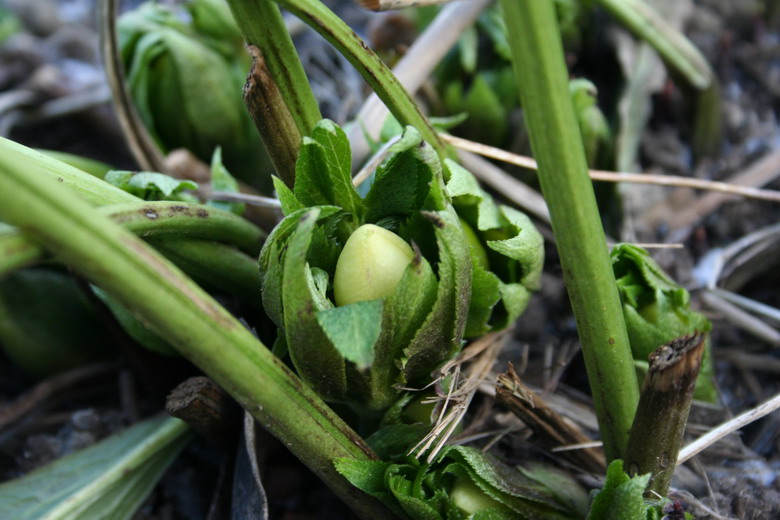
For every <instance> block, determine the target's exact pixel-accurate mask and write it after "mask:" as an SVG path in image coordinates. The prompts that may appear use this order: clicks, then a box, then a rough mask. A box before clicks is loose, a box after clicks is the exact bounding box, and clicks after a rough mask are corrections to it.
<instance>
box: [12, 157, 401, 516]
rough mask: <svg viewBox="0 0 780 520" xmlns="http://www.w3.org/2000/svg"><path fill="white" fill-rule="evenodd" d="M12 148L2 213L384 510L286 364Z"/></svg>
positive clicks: (346, 438)
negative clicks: (345, 469) (341, 465)
mask: <svg viewBox="0 0 780 520" xmlns="http://www.w3.org/2000/svg"><path fill="white" fill-rule="evenodd" d="M18 159H19V158H18V157H13V156H8V155H0V219H3V220H5V221H7V222H9V223H11V224H13V225H16V226H17V227H19V229H21V230H23V231H24V232H25V233H28V234H29V235H30V237H31V238H33V239H35V240H36V241H38V242H40V243H41V244H42V245H44V247H46V248H47V249H48V250H50V251H51V252H52V253H54V254H55V255H56V256H57V257H58V258H59V259H60V260H62V261H63V262H64V263H66V264H68V265H70V266H71V267H72V268H73V269H74V270H75V271H77V272H79V273H80V274H81V275H82V276H84V277H85V278H86V279H87V280H89V281H90V282H92V283H94V284H96V285H97V286H99V287H100V288H102V289H103V290H105V291H106V292H107V293H108V294H110V295H111V296H113V297H114V298H115V299H116V300H117V301H118V302H119V303H120V304H122V305H123V306H124V307H125V308H127V309H128V310H129V311H131V312H132V313H134V315H136V316H138V317H139V318H141V319H143V320H144V322H145V323H147V324H148V325H149V326H150V327H151V328H152V330H154V331H155V332H156V333H157V334H159V335H160V336H161V337H163V338H164V339H166V340H167V341H169V342H170V343H171V344H172V345H174V346H175V347H176V348H177V349H178V350H179V351H180V352H181V353H182V354H183V355H184V356H185V357H187V358H188V359H189V360H190V361H192V362H193V363H194V364H195V365H197V366H198V367H200V368H201V369H202V370H203V371H204V372H205V373H206V374H208V375H209V377H211V378H212V379H213V380H214V381H215V382H217V383H218V384H219V385H220V386H222V388H224V389H225V390H226V391H227V392H228V393H229V394H230V395H231V396H233V398H235V399H236V400H237V401H238V402H239V403H240V404H241V405H242V406H243V407H244V408H245V409H246V410H248V411H249V412H250V413H251V414H252V415H253V416H254V417H255V418H256V419H257V420H258V421H259V422H260V424H262V425H263V426H264V427H265V428H266V429H267V430H268V431H269V432H271V433H272V434H273V435H274V436H276V437H277V438H278V439H280V440H281V441H282V442H283V443H284V444H285V446H287V447H288V448H289V449H290V450H291V451H292V452H293V453H294V454H295V455H296V456H298V457H299V458H300V459H301V460H302V461H303V462H304V463H305V464H307V465H308V466H309V468H311V469H312V471H313V472H314V473H315V474H317V475H318V476H319V477H320V478H322V479H323V481H324V482H325V483H326V484H328V485H329V486H330V487H331V489H332V490H333V491H334V492H335V493H336V494H337V495H339V496H340V497H341V498H342V499H343V500H344V501H345V502H346V503H347V504H348V505H350V506H351V507H352V508H353V509H354V510H355V511H357V512H358V514H360V515H361V516H363V517H364V518H390V516H389V513H388V512H387V511H386V510H385V509H384V507H383V506H382V505H381V504H380V503H379V502H378V501H377V500H375V499H373V498H371V497H368V496H367V495H364V494H362V493H361V492H359V491H357V490H356V488H354V487H353V486H352V485H351V484H349V482H348V481H347V480H346V479H344V478H343V477H342V476H341V475H340V474H339V473H338V472H337V471H336V470H335V467H334V461H335V460H336V459H337V458H340V457H347V458H352V459H359V460H369V459H373V458H375V455H374V453H373V452H372V451H371V449H370V448H369V447H368V446H367V445H366V443H365V442H364V441H363V440H362V439H361V438H360V437H359V436H358V435H357V434H356V433H355V432H353V431H352V430H351V429H350V428H349V427H348V426H347V425H346V424H345V423H344V422H343V421H342V420H341V419H340V418H339V417H338V416H337V415H336V414H335V413H334V412H333V411H332V410H331V409H330V408H328V407H327V406H326V405H325V403H323V402H322V401H321V400H320V399H319V397H317V395H316V394H314V392H313V391H312V390H311V389H310V388H309V387H308V386H306V385H305V384H304V383H302V382H301V381H300V380H299V379H298V378H297V377H296V376H295V375H294V374H293V373H292V372H290V370H289V369H288V368H287V367H286V366H285V365H284V363H283V362H282V361H281V360H279V359H277V358H276V357H274V356H273V354H272V353H271V352H270V351H269V350H268V349H267V348H265V346H264V345H263V344H262V343H260V342H259V341H258V340H257V339H256V338H255V337H254V336H253V335H252V333H251V332H250V331H249V330H247V329H246V328H245V327H244V326H243V325H242V324H241V323H239V322H238V321H237V320H236V319H235V318H234V317H233V316H232V315H231V314H230V313H228V312H227V311H226V310H225V309H224V308H223V307H221V306H220V305H219V304H218V303H217V302H216V301H214V299H213V298H211V297H210V296H209V295H208V294H207V293H206V292H205V291H203V290H202V289H201V288H200V287H198V286H197V285H196V284H195V283H194V282H193V281H192V280H190V279H188V278H187V277H186V276H184V275H183V274H182V273H181V271H179V270H178V269H177V268H176V267H175V266H173V265H172V264H171V263H170V262H168V261H167V260H166V259H165V258H163V257H162V256H161V255H160V254H159V253H157V252H156V251H154V250H153V249H151V248H150V247H148V246H147V245H145V244H144V243H143V242H142V241H141V240H140V239H138V238H137V237H135V236H133V235H132V234H131V233H130V232H129V231H127V230H126V229H123V228H122V227H121V226H119V225H117V224H115V223H114V222H111V220H110V219H108V218H106V217H105V216H103V215H100V213H98V212H97V211H95V210H94V209H93V208H91V207H90V206H89V205H88V204H87V203H86V202H84V201H83V200H80V199H79V198H78V197H77V196H76V195H74V194H72V193H70V192H68V190H65V189H62V188H61V187H60V186H58V185H57V183H56V182H53V181H52V180H50V179H47V178H46V175H45V172H42V171H41V169H39V168H36V167H35V166H34V165H32V164H30V163H29V162H27V161H24V160H21V161H20V160H18Z"/></svg>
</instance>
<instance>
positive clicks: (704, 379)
mask: <svg viewBox="0 0 780 520" xmlns="http://www.w3.org/2000/svg"><path fill="white" fill-rule="evenodd" d="M611 259H612V268H613V270H614V272H615V279H616V281H617V286H618V292H619V293H620V300H621V303H622V305H623V315H624V317H625V320H626V327H627V329H628V337H629V341H630V343H631V350H632V352H633V355H634V360H635V361H636V362H637V364H638V365H637V366H638V367H639V374H640V377H643V376H644V372H645V371H646V369H647V359H648V356H649V355H650V354H651V353H652V352H653V351H654V350H656V349H657V348H658V347H660V346H661V345H665V344H666V343H669V342H670V341H672V340H673V339H675V338H679V337H681V336H685V335H687V334H692V333H694V332H696V331H699V332H709V331H710V330H712V323H710V321H709V320H708V319H707V317H706V316H704V315H703V314H701V313H700V312H696V311H695V310H693V309H691V304H690V301H691V296H690V294H689V293H688V291H687V290H685V288H684V287H682V286H680V285H679V284H677V282H675V281H674V280H672V279H671V278H670V277H669V275H667V274H666V273H665V272H664V271H663V269H661V266H659V265H658V263H657V262H656V261H655V260H653V259H652V258H651V257H650V255H649V254H648V253H647V251H645V250H644V249H642V248H641V247H638V246H634V245H631V244H618V245H617V246H615V248H614V249H613V250H612V253H611ZM713 370H714V369H713V366H712V353H711V348H710V343H709V339H707V344H706V347H705V350H704V356H703V358H702V366H701V371H700V372H699V377H698V379H697V380H696V390H695V391H694V398H695V399H700V400H703V401H709V402H714V401H715V399H716V398H717V392H716V389H715V384H714V382H713Z"/></svg>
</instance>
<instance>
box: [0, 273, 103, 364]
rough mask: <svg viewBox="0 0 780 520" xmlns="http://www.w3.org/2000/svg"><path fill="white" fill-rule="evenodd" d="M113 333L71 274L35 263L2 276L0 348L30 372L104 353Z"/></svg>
mask: <svg viewBox="0 0 780 520" xmlns="http://www.w3.org/2000/svg"><path fill="white" fill-rule="evenodd" d="M112 336H113V335H112V333H111V330H110V329H109V328H107V327H106V326H105V323H104V320H102V319H101V316H100V315H99V313H97V312H96V310H95V308H94V305H93V304H92V302H90V301H89V299H88V298H87V295H86V294H85V293H84V291H83V290H82V289H81V288H80V287H79V286H78V284H77V283H76V281H75V280H74V278H73V277H72V276H69V275H68V274H66V273H63V272H61V271H56V270H53V269H48V268H40V267H36V268H33V269H23V270H21V271H17V272H14V273H10V274H8V275H7V276H4V277H2V278H0V347H2V348H3V350H4V351H5V353H6V354H7V356H8V357H9V358H10V359H11V361H13V363H14V364H15V365H16V366H18V367H19V368H21V369H22V370H23V371H24V372H25V373H27V374H28V375H30V376H32V377H35V378H43V377H46V376H50V375H53V374H56V373H58V372H61V371H63V370H69V369H72V368H75V367H78V366H80V365H84V364H88V363H93V362H95V361H98V360H100V359H102V358H105V357H106V356H108V355H109V354H110V353H111V349H110V348H108V347H110V346H112V345H113V341H112Z"/></svg>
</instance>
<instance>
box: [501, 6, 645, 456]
mask: <svg viewBox="0 0 780 520" xmlns="http://www.w3.org/2000/svg"><path fill="white" fill-rule="evenodd" d="M501 5H502V7H503V10H504V16H505V20H506V25H507V36H508V38H509V43H510V49H511V51H512V59H513V66H514V71H515V79H516V81H517V85H518V87H519V90H520V100H521V103H522V106H523V109H524V113H525V119H526V123H527V126H528V131H529V134H530V137H531V148H532V149H533V152H534V155H535V157H536V160H537V162H538V164H539V180H540V183H541V186H542V193H543V194H544V198H545V200H546V201H547V205H548V206H549V209H550V218H551V222H552V226H553V231H554V232H555V239H556V243H557V247H558V252H559V254H560V258H561V266H562V268H563V274H564V278H565V281H566V286H567V288H568V291H569V298H570V300H571V304H572V310H573V311H574V316H575V318H576V320H577V328H578V331H579V335H580V340H581V341H582V351H583V355H584V358H585V365H586V368H587V371H588V379H589V381H590V385H591V391H592V393H593V403H594V407H595V408H596V415H597V417H598V419H599V428H600V430H601V435H602V439H603V441H604V451H605V454H606V456H607V460H613V459H616V458H620V457H621V456H622V454H623V453H625V448H626V443H627V440H628V431H629V429H630V428H631V422H632V420H633V418H634V412H635V411H636V405H637V401H638V398H639V390H638V387H637V383H636V376H635V374H634V367H633V359H632V356H631V348H630V346H629V343H628V335H627V333H626V326H625V322H624V320H623V311H622V309H621V306H620V298H619V296H618V292H617V287H616V284H615V277H614V275H613V273H612V267H611V265H610V262H609V255H608V251H607V244H606V240H605V237H604V230H603V228H602V226H601V219H600V217H599V212H598V207H597V206H596V198H595V195H594V193H593V185H592V184H591V181H590V178H589V177H588V167H587V164H586V161H585V153H584V150H583V147H582V139H581V137H580V134H579V128H578V126H577V120H576V119H575V115H574V108H573V106H572V103H571V99H570V97H569V91H568V75H567V71H566V66H565V61H564V56H563V48H562V44H561V40H560V31H559V29H558V23H557V20H556V17H555V11H554V6H553V3H552V2H549V1H539V0H502V3H501Z"/></svg>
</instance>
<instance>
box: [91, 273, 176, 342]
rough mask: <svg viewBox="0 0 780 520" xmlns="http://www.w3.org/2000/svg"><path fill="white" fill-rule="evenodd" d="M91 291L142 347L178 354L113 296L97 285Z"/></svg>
mask: <svg viewBox="0 0 780 520" xmlns="http://www.w3.org/2000/svg"><path fill="white" fill-rule="evenodd" d="M91 288H92V292H94V293H95V295H96V296H97V297H98V298H100V300H101V301H102V302H103V303H104V304H105V305H106V307H108V310H109V311H110V312H111V314H113V315H114V318H116V321H117V322H119V325H120V326H121V327H122V329H124V331H125V332H126V333H127V334H128V335H129V336H130V337H131V338H133V339H134V340H135V341H136V342H137V343H138V344H139V345H141V346H142V347H144V348H146V349H148V350H151V351H152V352H156V353H158V354H163V355H165V356H177V357H178V356H179V353H178V352H177V351H176V349H174V348H173V347H172V346H171V344H170V343H168V342H167V341H165V340H164V339H162V338H161V337H160V336H159V335H157V334H156V333H155V332H154V331H153V330H151V329H150V328H148V327H147V326H146V325H144V324H143V323H142V322H140V321H139V320H137V319H136V318H135V317H134V316H133V315H131V314H130V313H129V312H127V309H125V308H124V307H122V306H121V305H119V303H117V302H116V300H114V299H113V298H111V297H110V296H109V295H107V294H106V293H105V291H103V290H102V289H100V288H99V287H95V286H94V285H93V286H91Z"/></svg>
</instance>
